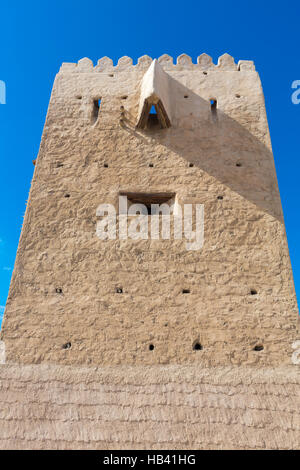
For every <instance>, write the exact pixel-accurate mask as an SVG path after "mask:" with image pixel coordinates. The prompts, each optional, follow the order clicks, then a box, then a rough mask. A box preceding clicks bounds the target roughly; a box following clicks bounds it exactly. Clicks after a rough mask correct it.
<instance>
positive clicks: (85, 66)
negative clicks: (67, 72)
mask: <svg viewBox="0 0 300 470" xmlns="http://www.w3.org/2000/svg"><path fill="white" fill-rule="evenodd" d="M93 68H94V64H93V61H92V60H91V59H89V58H88V57H83V59H80V60H79V61H78V64H77V72H91V71H92V70H93Z"/></svg>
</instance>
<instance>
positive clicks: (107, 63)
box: [95, 57, 114, 72]
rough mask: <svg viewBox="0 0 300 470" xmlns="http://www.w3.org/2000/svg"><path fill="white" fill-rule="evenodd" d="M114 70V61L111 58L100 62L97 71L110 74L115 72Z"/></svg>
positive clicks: (103, 58) (105, 58)
mask: <svg viewBox="0 0 300 470" xmlns="http://www.w3.org/2000/svg"><path fill="white" fill-rule="evenodd" d="M113 68H114V64H113V61H112V60H111V59H110V58H109V57H102V58H101V59H99V60H98V63H97V65H96V67H95V70H97V71H98V72H109V71H111V70H113Z"/></svg>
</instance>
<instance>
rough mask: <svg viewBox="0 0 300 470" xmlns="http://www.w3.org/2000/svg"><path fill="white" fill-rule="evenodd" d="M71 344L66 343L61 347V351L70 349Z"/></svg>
mask: <svg viewBox="0 0 300 470" xmlns="http://www.w3.org/2000/svg"><path fill="white" fill-rule="evenodd" d="M71 346H72V344H71V343H66V344H64V345H63V349H71Z"/></svg>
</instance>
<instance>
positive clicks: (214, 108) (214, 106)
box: [210, 99, 217, 117]
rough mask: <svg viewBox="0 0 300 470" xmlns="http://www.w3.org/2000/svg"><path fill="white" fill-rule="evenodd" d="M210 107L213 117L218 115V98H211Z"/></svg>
mask: <svg viewBox="0 0 300 470" xmlns="http://www.w3.org/2000/svg"><path fill="white" fill-rule="evenodd" d="M210 109H211V114H212V116H213V117H216V116H217V100H215V99H211V100H210Z"/></svg>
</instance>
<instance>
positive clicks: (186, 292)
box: [182, 289, 191, 294]
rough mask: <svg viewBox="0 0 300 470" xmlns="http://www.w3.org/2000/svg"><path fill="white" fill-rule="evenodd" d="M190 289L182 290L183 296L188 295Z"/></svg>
mask: <svg viewBox="0 0 300 470" xmlns="http://www.w3.org/2000/svg"><path fill="white" fill-rule="evenodd" d="M190 292H191V291H190V289H182V293H183V294H190Z"/></svg>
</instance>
